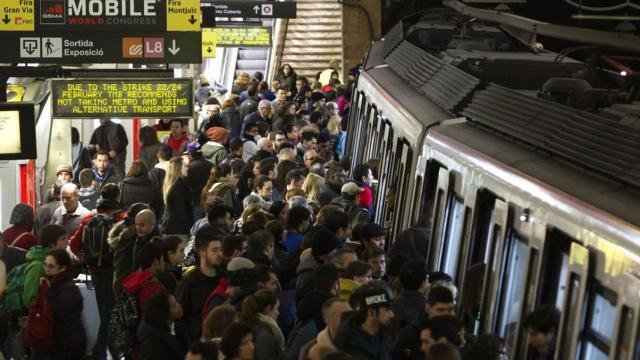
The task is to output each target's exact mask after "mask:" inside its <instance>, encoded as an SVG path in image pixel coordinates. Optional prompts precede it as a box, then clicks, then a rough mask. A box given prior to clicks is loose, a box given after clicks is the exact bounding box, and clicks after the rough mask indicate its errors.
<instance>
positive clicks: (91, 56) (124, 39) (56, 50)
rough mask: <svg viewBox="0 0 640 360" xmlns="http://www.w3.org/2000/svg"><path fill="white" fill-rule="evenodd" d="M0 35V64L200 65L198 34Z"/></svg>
mask: <svg viewBox="0 0 640 360" xmlns="http://www.w3.org/2000/svg"><path fill="white" fill-rule="evenodd" d="M34 35H39V34H38V33H33V32H0V43H1V44H3V51H0V62H7V63H13V62H37V63H66V64H85V63H143V64H147V63H162V64H166V63H171V64H199V63H201V62H202V56H201V47H200V44H201V34H200V33H199V32H162V33H133V34H131V33H118V32H105V33H103V34H97V33H92V32H89V33H47V36H34Z"/></svg>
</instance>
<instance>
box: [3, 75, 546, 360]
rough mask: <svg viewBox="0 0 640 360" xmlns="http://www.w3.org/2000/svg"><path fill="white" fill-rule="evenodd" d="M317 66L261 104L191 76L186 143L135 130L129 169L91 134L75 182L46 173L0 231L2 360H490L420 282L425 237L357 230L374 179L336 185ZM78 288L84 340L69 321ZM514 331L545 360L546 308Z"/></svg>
mask: <svg viewBox="0 0 640 360" xmlns="http://www.w3.org/2000/svg"><path fill="white" fill-rule="evenodd" d="M331 65H332V67H334V68H329V69H327V71H325V72H323V73H322V74H321V75H322V77H324V78H325V79H326V80H325V81H326V83H314V84H309V83H308V81H307V79H306V78H302V77H297V76H296V73H295V70H294V69H293V68H292V67H291V66H290V65H288V64H286V65H284V66H283V67H282V68H281V69H280V71H279V73H278V75H277V76H276V81H275V83H276V84H275V85H277V87H275V88H273V87H269V86H268V84H267V83H265V82H264V81H262V77H261V74H256V76H254V78H251V77H249V76H248V75H247V74H241V75H240V76H239V77H238V79H236V81H235V82H234V86H233V88H232V90H231V91H230V94H228V96H227V99H226V100H224V101H223V102H222V104H220V101H219V100H218V99H217V98H216V97H215V96H211V97H208V95H207V94H210V91H211V86H210V85H209V82H208V81H207V79H206V78H205V77H204V76H201V77H200V88H199V91H198V95H199V102H200V104H201V105H202V106H203V111H204V112H206V114H203V116H202V117H201V123H200V124H197V127H196V128H197V129H198V131H197V132H196V133H189V132H188V131H187V130H185V124H183V123H182V121H180V120H167V121H165V120H161V121H160V122H159V123H158V124H157V125H155V126H153V127H143V128H142V129H141V131H140V140H141V144H142V148H141V149H140V152H139V154H140V158H139V160H135V161H133V162H132V163H131V164H130V165H129V167H128V169H126V171H125V169H122V168H121V167H122V166H123V165H124V162H123V161H122V159H124V156H125V154H126V153H125V152H124V151H125V150H123V145H126V144H127V143H128V141H127V139H126V134H124V133H123V132H122V131H121V130H122V128H121V126H119V125H116V124H113V123H112V122H111V121H109V120H102V123H101V126H100V127H99V128H98V130H96V133H95V134H94V137H93V138H92V142H94V141H95V143H96V144H98V145H100V146H98V147H97V148H98V150H97V151H96V153H95V155H94V157H93V164H92V165H90V166H88V167H87V168H85V169H80V167H76V168H77V169H76V170H77V171H78V174H77V175H78V176H77V179H78V181H77V183H74V181H73V178H74V177H75V176H74V171H76V170H73V168H72V167H71V166H68V165H64V164H63V165H60V166H59V167H58V168H57V174H56V175H57V181H56V183H55V184H54V185H53V186H52V187H51V189H50V191H49V194H48V199H47V200H48V203H47V204H45V205H43V206H41V207H39V208H38V209H37V211H35V212H34V210H33V209H32V208H31V207H30V206H28V205H25V204H19V205H17V206H16V207H15V208H14V209H13V212H12V214H11V224H12V225H11V227H10V228H8V229H5V231H4V232H3V233H0V235H1V239H0V260H1V261H0V294H2V304H3V307H2V318H1V319H0V320H1V321H2V324H1V326H2V329H3V331H2V332H1V334H0V335H1V336H2V340H3V344H4V346H3V353H4V355H5V357H7V358H14V359H22V358H25V357H26V356H31V357H32V358H33V359H83V358H85V355H87V356H89V355H88V354H90V356H91V358H93V359H99V360H102V359H106V358H107V356H108V353H109V354H110V355H111V356H112V357H113V358H121V357H124V358H127V359H142V360H146V359H176V360H177V359H180V360H181V359H185V358H186V359H224V358H226V359H246V360H249V359H265V360H267V359H269V360H271V359H428V360H435V359H444V360H454V359H463V358H464V359H505V358H506V357H505V348H506V346H508V344H507V343H505V342H504V341H503V340H502V339H500V338H499V337H497V336H493V335H482V336H479V337H477V338H473V337H472V336H471V335H470V332H469V330H472V329H468V327H467V326H466V325H465V323H464V322H463V321H462V320H461V319H460V318H458V317H456V315H455V314H456V312H457V311H456V308H457V296H458V295H457V291H456V288H455V286H454V285H453V282H452V279H451V278H450V277H449V276H448V275H447V274H443V273H429V272H427V271H426V270H425V258H426V255H427V251H426V248H427V247H428V231H427V230H426V229H424V228H420V227H414V228H410V229H407V230H405V231H404V232H403V233H402V234H399V236H398V241H396V242H395V243H394V244H389V243H388V241H387V238H388V235H389V234H388V229H386V228H385V226H384V225H381V224H376V223H373V222H372V219H373V218H374V216H373V215H374V214H373V213H372V211H373V209H374V208H375V207H374V199H375V196H374V195H375V193H376V191H377V189H376V180H375V177H374V176H375V173H376V171H377V169H375V168H372V167H371V166H369V165H366V164H358V165H357V166H355V169H354V170H353V171H352V172H351V174H348V173H347V171H348V169H349V168H350V166H349V161H350V160H349V157H348V156H345V154H344V153H343V151H344V141H345V136H346V133H345V130H346V125H347V114H348V111H349V106H348V100H349V98H350V95H349V94H350V86H351V83H347V84H342V83H341V75H340V74H339V73H338V72H337V71H336V69H337V66H338V65H337V64H335V63H333V64H331ZM351 75H353V74H351ZM349 81H350V82H351V81H353V76H350V79H349ZM203 89H204V90H203ZM219 90H220V89H219ZM225 91H226V90H225ZM218 94H219V92H218ZM123 135H124V136H123ZM112 145H113V146H112ZM374 163H375V162H374ZM390 194H391V195H390V196H387V198H386V200H385V201H388V202H389V206H390V207H393V206H394V203H393V202H394V199H393V196H392V193H390ZM79 273H88V274H89V275H91V282H92V286H91V288H92V290H93V291H92V292H90V293H89V294H95V295H94V296H95V300H96V303H97V307H98V317H99V319H100V325H99V326H98V325H97V324H95V323H89V324H87V323H86V322H84V321H83V316H84V315H83V311H88V310H87V309H85V308H84V307H83V296H86V295H81V293H80V291H79V289H78V287H77V286H76V284H75V283H74V281H73V279H74V278H75V277H76V276H77V275H78V274H79ZM92 296H93V295H92ZM43 319H44V320H43ZM47 319H48V320H49V322H48V323H47V322H46V321H47ZM38 321H40V323H43V321H44V324H45V325H42V326H40V327H39V328H37V327H35V325H34V324H36V323H38ZM47 324H48V325H50V326H51V327H52V330H51V331H50V332H49V333H47V331H46V329H44V328H47ZM525 325H526V326H527V328H528V330H529V339H530V343H531V346H532V351H533V353H534V355H535V356H536V357H535V358H536V359H550V358H551V357H552V356H553V349H554V343H555V332H556V330H557V327H558V315H557V312H556V310H555V309H553V308H547V307H543V308H541V309H538V310H536V311H534V312H533V313H532V314H530V315H529V316H528V317H527V319H526V321H525ZM88 326H94V327H96V328H98V329H97V330H98V336H97V341H95V342H91V343H90V339H89V337H88V336H87V334H88V333H89V331H88ZM119 326H120V327H119ZM34 329H44V330H43V331H40V332H38V331H35V330H34ZM25 334H26V335H25ZM47 334H48V335H47ZM34 338H35V339H40V341H34Z"/></svg>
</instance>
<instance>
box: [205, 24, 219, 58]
mask: <svg viewBox="0 0 640 360" xmlns="http://www.w3.org/2000/svg"><path fill="white" fill-rule="evenodd" d="M202 30H203V31H202V57H203V58H214V57H216V34H214V33H213V32H211V31H205V30H207V29H202Z"/></svg>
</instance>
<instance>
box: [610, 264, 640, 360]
mask: <svg viewBox="0 0 640 360" xmlns="http://www.w3.org/2000/svg"><path fill="white" fill-rule="evenodd" d="M613 282H614V283H615V284H617V285H618V286H617V291H618V293H619V294H620V301H619V305H618V313H619V314H620V315H619V317H618V319H619V321H618V322H617V326H616V332H615V333H614V334H613V339H617V340H615V347H616V349H615V353H614V356H613V360H634V359H638V358H639V357H640V344H638V341H637V340H636V339H638V335H639V333H638V332H639V329H638V323H639V319H638V318H639V316H638V314H640V297H638V293H639V292H640V279H639V278H638V277H637V276H635V275H632V274H622V275H620V276H618V277H617V278H616V279H615V280H614V281H613ZM634 346H635V355H634Z"/></svg>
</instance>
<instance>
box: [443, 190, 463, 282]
mask: <svg viewBox="0 0 640 360" xmlns="http://www.w3.org/2000/svg"><path fill="white" fill-rule="evenodd" d="M449 208H450V209H451V210H450V211H449V219H448V220H447V226H446V227H447V230H446V235H445V239H444V245H443V247H444V254H443V255H444V259H443V261H442V262H443V266H441V271H444V272H445V273H446V274H449V275H450V276H451V277H452V278H453V279H455V278H456V269H457V265H458V256H459V255H460V250H461V248H462V246H461V244H462V234H463V233H464V219H465V216H464V213H465V206H464V203H463V202H462V200H461V199H458V198H457V197H456V196H455V195H453V196H451V200H450V205H449Z"/></svg>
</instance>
